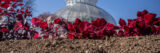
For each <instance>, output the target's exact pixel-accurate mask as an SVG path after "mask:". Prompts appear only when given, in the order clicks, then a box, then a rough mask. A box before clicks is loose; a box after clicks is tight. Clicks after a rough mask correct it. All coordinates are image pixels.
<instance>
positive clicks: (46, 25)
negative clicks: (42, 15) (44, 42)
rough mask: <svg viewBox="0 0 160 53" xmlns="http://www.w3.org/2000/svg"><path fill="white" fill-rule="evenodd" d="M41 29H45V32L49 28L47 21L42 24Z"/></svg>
mask: <svg viewBox="0 0 160 53" xmlns="http://www.w3.org/2000/svg"><path fill="white" fill-rule="evenodd" d="M40 27H41V28H43V30H45V28H47V27H48V23H47V22H46V21H45V22H42V23H41V24H40Z"/></svg>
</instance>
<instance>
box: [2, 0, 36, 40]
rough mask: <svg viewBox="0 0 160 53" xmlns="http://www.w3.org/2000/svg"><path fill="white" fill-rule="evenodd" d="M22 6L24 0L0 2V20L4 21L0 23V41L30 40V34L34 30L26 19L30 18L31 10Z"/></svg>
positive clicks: (3, 0)
mask: <svg viewBox="0 0 160 53" xmlns="http://www.w3.org/2000/svg"><path fill="white" fill-rule="evenodd" d="M24 4H25V2H24V0H0V20H1V19H5V20H4V22H0V41H2V40H17V39H31V37H32V35H31V33H30V32H32V31H34V30H31V28H30V25H29V23H28V22H27V19H28V18H30V17H31V16H32V10H31V7H30V6H27V5H25V6H24ZM33 34H34V33H33ZM29 36H30V37H29Z"/></svg>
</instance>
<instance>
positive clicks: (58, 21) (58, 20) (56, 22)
mask: <svg viewBox="0 0 160 53" xmlns="http://www.w3.org/2000/svg"><path fill="white" fill-rule="evenodd" d="M54 23H55V24H61V23H62V22H61V19H60V18H58V19H55V20H54Z"/></svg>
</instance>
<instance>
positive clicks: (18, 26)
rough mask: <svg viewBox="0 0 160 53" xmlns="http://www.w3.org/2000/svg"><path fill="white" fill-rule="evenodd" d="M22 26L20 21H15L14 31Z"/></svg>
mask: <svg viewBox="0 0 160 53" xmlns="http://www.w3.org/2000/svg"><path fill="white" fill-rule="evenodd" d="M22 27H23V24H22V23H21V22H17V23H15V27H14V31H17V30H19V29H21V28H22Z"/></svg>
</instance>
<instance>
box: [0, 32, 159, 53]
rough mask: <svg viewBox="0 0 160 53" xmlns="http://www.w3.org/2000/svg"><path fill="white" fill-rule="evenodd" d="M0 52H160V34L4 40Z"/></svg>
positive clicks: (0, 44) (0, 43)
mask: <svg viewBox="0 0 160 53" xmlns="http://www.w3.org/2000/svg"><path fill="white" fill-rule="evenodd" d="M0 53H160V35H158V36H154V35H152V36H143V37H124V38H119V37H118V38H116V37H112V38H107V39H106V40H65V39H46V40H15V41H2V42H0Z"/></svg>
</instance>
